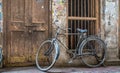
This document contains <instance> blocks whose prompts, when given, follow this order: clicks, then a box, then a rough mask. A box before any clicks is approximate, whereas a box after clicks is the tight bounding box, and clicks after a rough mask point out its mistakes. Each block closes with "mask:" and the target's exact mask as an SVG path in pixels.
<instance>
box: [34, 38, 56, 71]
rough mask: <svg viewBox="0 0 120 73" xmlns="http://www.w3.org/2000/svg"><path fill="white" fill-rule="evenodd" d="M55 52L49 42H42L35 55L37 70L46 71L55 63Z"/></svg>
mask: <svg viewBox="0 0 120 73" xmlns="http://www.w3.org/2000/svg"><path fill="white" fill-rule="evenodd" d="M56 57H57V52H56V49H55V45H54V43H53V42H52V41H51V40H47V41H44V42H43V43H42V44H41V45H40V47H39V49H38V51H37V54H36V65H37V67H38V69H39V70H41V71H47V70H49V69H50V68H51V67H52V66H53V65H54V64H55V62H56Z"/></svg>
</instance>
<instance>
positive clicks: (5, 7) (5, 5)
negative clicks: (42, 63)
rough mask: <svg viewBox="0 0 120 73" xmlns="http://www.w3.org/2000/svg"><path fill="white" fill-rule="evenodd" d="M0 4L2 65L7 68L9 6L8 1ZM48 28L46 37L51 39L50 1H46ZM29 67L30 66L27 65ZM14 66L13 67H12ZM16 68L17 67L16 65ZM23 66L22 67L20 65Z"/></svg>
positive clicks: (3, 0)
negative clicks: (0, 10)
mask: <svg viewBox="0 0 120 73" xmlns="http://www.w3.org/2000/svg"><path fill="white" fill-rule="evenodd" d="M2 4H3V8H2V10H3V57H4V59H3V65H5V66H9V65H7V63H8V61H7V53H8V51H7V48H8V44H9V43H8V42H7V40H8V34H7V33H8V30H7V29H8V27H7V24H8V21H9V20H8V18H9V15H8V13H7V12H8V10H9V8H8V6H9V1H8V0H2ZM48 5H49V6H48V11H49V12H48V15H49V16H48V27H49V30H48V37H49V38H50V37H52V7H51V6H52V1H51V0H48ZM26 65H28V64H25V66H26ZM29 65H30V64H29ZM13 66H14V65H13ZM17 66H18V65H17ZM22 66H23V65H22Z"/></svg>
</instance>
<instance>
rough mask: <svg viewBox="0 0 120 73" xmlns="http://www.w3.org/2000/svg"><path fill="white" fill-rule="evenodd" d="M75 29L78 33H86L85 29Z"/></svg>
mask: <svg viewBox="0 0 120 73" xmlns="http://www.w3.org/2000/svg"><path fill="white" fill-rule="evenodd" d="M77 31H78V32H80V33H86V32H87V29H79V28H77Z"/></svg>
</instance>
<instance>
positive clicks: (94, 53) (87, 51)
mask: <svg viewBox="0 0 120 73" xmlns="http://www.w3.org/2000/svg"><path fill="white" fill-rule="evenodd" d="M81 44H82V46H81V47H80V48H81V50H80V49H79V51H80V53H81V55H82V57H81V58H82V61H83V63H84V64H85V65H87V66H89V67H99V66H100V65H102V64H103V63H104V61H105V57H106V49H107V47H106V45H105V43H104V42H103V41H102V40H101V39H100V38H98V37H96V36H90V37H88V38H86V39H84V40H83V42H82V43H81ZM97 48H98V49H97ZM100 51H102V52H101V53H100ZM85 56H87V57H86V58H85ZM93 58H94V59H93ZM95 59H96V60H95Z"/></svg>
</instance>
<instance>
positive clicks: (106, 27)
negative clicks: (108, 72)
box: [101, 0, 119, 61]
mask: <svg viewBox="0 0 120 73" xmlns="http://www.w3.org/2000/svg"><path fill="white" fill-rule="evenodd" d="M118 25H119V0H101V29H102V33H104V39H105V42H106V43H107V47H108V49H107V60H111V61H113V60H118V56H119V48H118V40H119V38H118V36H119V34H118V33H119V32H118V29H119V26H118Z"/></svg>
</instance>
